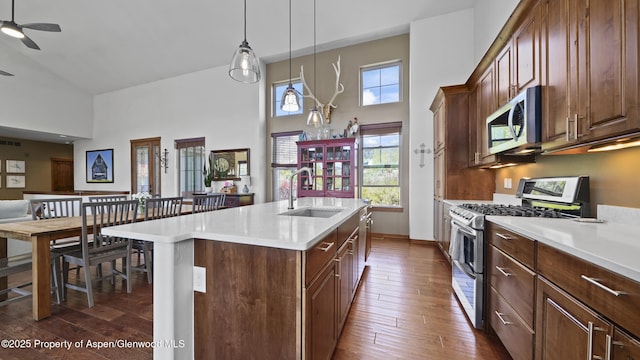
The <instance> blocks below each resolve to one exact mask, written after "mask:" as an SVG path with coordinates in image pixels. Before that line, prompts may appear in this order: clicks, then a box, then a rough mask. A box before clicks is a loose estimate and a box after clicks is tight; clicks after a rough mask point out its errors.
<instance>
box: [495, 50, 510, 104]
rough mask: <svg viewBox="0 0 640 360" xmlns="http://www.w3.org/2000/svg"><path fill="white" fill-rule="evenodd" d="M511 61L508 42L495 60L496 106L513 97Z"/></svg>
mask: <svg viewBox="0 0 640 360" xmlns="http://www.w3.org/2000/svg"><path fill="white" fill-rule="evenodd" d="M511 60H512V51H511V42H508V43H507V45H506V46H505V47H504V49H502V52H500V54H498V57H497V58H496V97H497V100H498V106H502V105H504V104H505V103H506V102H507V101H509V99H511V98H512V97H513V95H514V94H513V92H512V84H513V82H512V79H511V70H512V64H511Z"/></svg>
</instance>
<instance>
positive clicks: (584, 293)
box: [538, 243, 640, 334]
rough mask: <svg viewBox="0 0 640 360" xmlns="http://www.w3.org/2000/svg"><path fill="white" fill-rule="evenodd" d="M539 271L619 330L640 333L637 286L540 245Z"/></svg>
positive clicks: (639, 296) (575, 258)
mask: <svg viewBox="0 0 640 360" xmlns="http://www.w3.org/2000/svg"><path fill="white" fill-rule="evenodd" d="M538 272H539V273H540V275H542V276H544V277H545V278H547V279H549V280H550V281H551V282H553V283H555V284H556V285H557V286H558V287H560V288H562V289H564V290H565V291H566V292H568V293H570V294H571V295H573V296H574V297H576V298H577V299H578V300H580V301H582V302H583V303H585V304H586V305H587V306H589V307H591V308H593V309H594V310H596V311H598V312H599V313H601V314H602V315H604V316H605V317H607V318H609V320H611V321H613V322H614V323H616V324H618V325H620V326H621V327H622V328H624V329H626V330H628V331H630V332H631V333H633V334H640V283H637V282H635V281H633V280H631V279H628V278H626V277H624V276H620V275H618V274H616V273H614V272H611V271H609V270H606V269H603V268H601V267H599V266H596V265H594V264H591V263H589V262H587V261H584V260H581V259H578V258H577V257H575V256H572V255H569V254H567V253H565V252H562V251H559V250H556V249H554V248H552V247H550V246H547V245H545V244H542V243H540V244H538ZM596 283H597V284H600V285H597V284H596ZM611 291H621V292H623V293H620V294H619V295H618V296H616V295H615V294H613V293H611Z"/></svg>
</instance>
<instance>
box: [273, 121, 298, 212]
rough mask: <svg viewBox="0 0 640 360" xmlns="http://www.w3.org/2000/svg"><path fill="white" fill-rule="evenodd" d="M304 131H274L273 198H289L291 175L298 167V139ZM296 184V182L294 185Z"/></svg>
mask: <svg viewBox="0 0 640 360" xmlns="http://www.w3.org/2000/svg"><path fill="white" fill-rule="evenodd" d="M301 133H302V131H291V132H283V133H273V134H271V138H272V162H271V169H272V174H271V177H272V184H273V186H272V194H271V195H272V199H273V200H274V201H277V200H285V199H288V198H289V177H290V176H291V175H292V174H293V173H294V172H295V171H296V169H297V167H298V145H297V144H296V141H298V140H299V138H298V136H299V135H300V134H301ZM295 186H296V185H295V184H294V187H295Z"/></svg>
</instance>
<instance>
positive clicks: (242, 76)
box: [229, 0, 260, 84]
mask: <svg viewBox="0 0 640 360" xmlns="http://www.w3.org/2000/svg"><path fill="white" fill-rule="evenodd" d="M229 76H231V78H232V79H233V80H236V81H240V82H243V83H247V84H249V83H255V82H258V81H260V64H259V63H258V58H257V57H256V54H255V53H254V52H253V50H252V49H251V47H250V46H249V43H248V42H247V0H244V40H242V43H241V44H240V47H238V49H237V50H236V52H235V53H234V54H233V58H232V59H231V65H229Z"/></svg>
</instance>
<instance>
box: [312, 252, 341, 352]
mask: <svg viewBox="0 0 640 360" xmlns="http://www.w3.org/2000/svg"><path fill="white" fill-rule="evenodd" d="M336 279H337V278H336V267H335V266H334V264H333V263H330V264H328V265H327V266H326V267H325V269H324V271H322V273H320V276H319V277H318V278H317V279H316V280H315V281H314V282H313V283H311V285H310V286H309V288H307V291H306V292H307V301H306V303H307V312H306V313H307V322H306V327H307V329H306V331H307V336H306V340H307V344H306V346H305V348H306V358H307V359H331V356H332V355H333V349H334V348H335V347H336V343H337V342H338V326H337V317H336V313H337V312H336V294H337V291H336V289H337V281H336Z"/></svg>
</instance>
